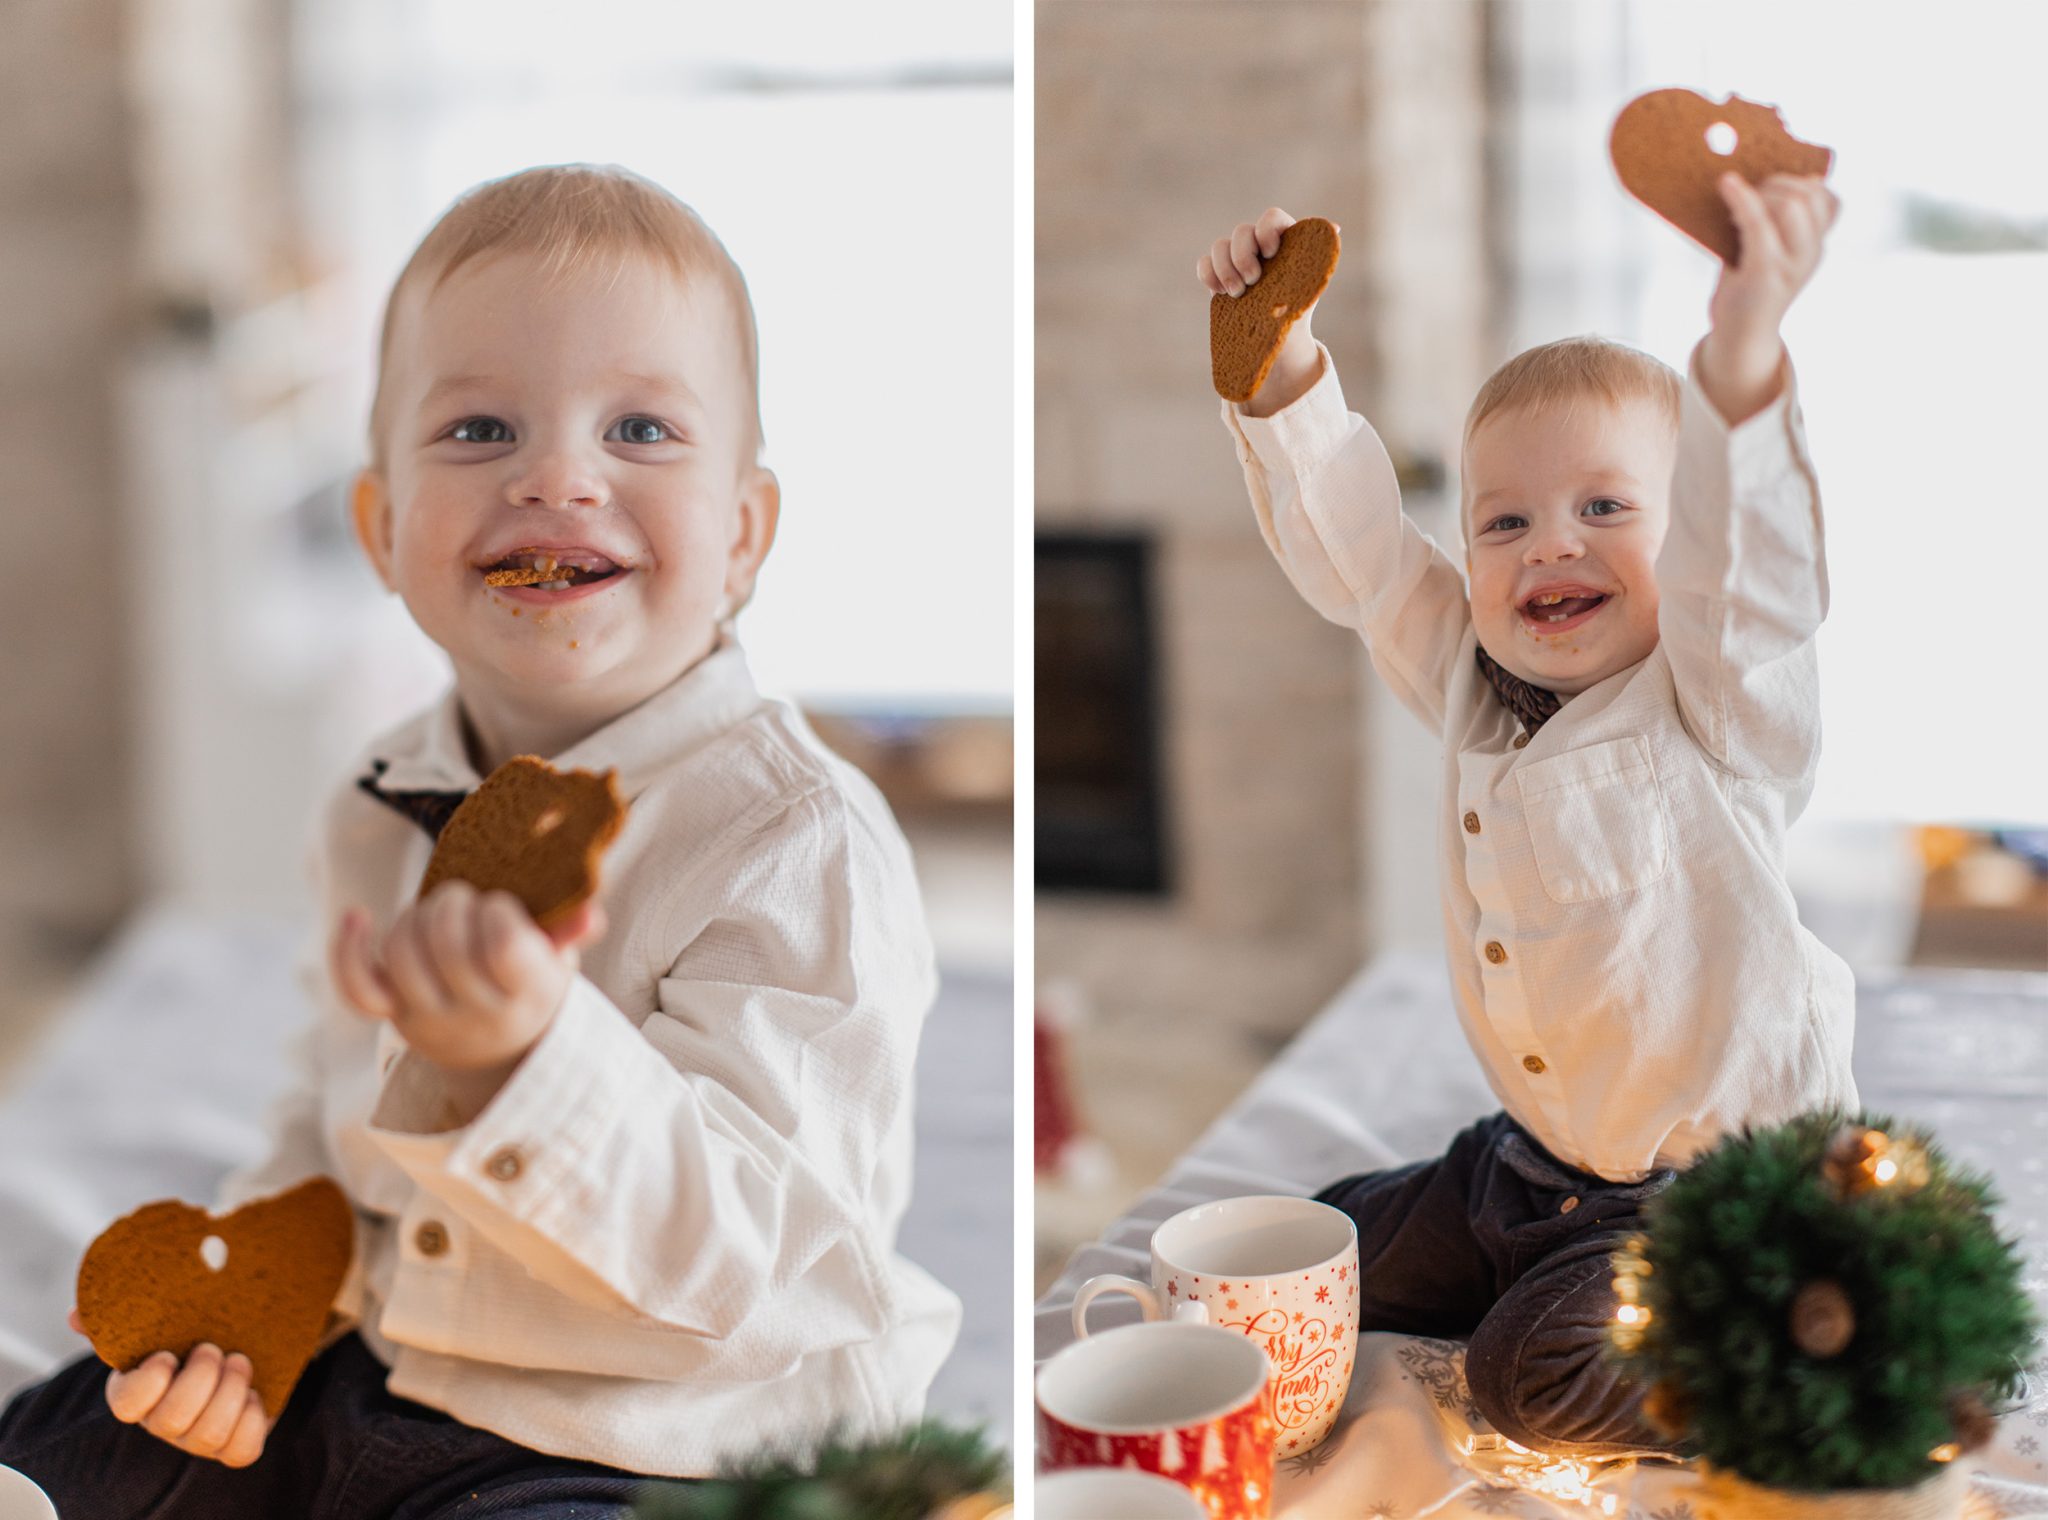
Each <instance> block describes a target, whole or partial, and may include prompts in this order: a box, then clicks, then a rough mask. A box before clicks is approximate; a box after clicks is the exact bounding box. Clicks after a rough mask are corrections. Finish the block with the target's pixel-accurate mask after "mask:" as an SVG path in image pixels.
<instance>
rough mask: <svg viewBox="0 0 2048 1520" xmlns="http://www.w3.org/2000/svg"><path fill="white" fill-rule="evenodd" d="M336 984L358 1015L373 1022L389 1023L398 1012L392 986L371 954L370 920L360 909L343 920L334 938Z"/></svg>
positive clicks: (342, 918)
mask: <svg viewBox="0 0 2048 1520" xmlns="http://www.w3.org/2000/svg"><path fill="white" fill-rule="evenodd" d="M333 965H334V984H335V987H336V989H337V990H338V991H339V992H340V993H341V995H342V998H343V999H344V1000H345V1001H346V1002H347V1003H348V1005H349V1006H350V1007H351V1008H353V1009H355V1010H356V1012H358V1013H360V1014H362V1015H363V1017H365V1018H370V1019H389V1018H390V1017H391V1016H392V1015H393V1014H395V1013H397V1012H398V1006H397V1002H396V1000H395V999H394V998H393V997H392V995H391V988H390V985H389V983H387V982H386V981H385V980H384V975H383V973H382V971H381V970H380V969H379V968H378V966H377V962H376V958H375V957H374V956H373V955H372V954H371V952H370V920H369V916H368V915H367V914H365V913H363V912H362V911H361V910H360V909H357V908H350V909H349V910H348V911H347V912H345V913H343V914H342V916H341V926H340V927H339V928H338V929H337V930H336V931H335V935H334V956H333Z"/></svg>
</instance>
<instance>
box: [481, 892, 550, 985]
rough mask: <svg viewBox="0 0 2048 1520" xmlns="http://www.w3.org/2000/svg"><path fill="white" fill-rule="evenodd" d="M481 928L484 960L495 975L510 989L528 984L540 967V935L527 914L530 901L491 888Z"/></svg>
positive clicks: (494, 978) (494, 976)
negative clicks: (536, 944)
mask: <svg viewBox="0 0 2048 1520" xmlns="http://www.w3.org/2000/svg"><path fill="white" fill-rule="evenodd" d="M477 930H478V935H479V938H480V939H481V941H482V951H483V954H482V960H483V963H484V965H485V966H486V967H487V968H488V969H489V971H490V973H491V977H492V979H493V980H494V981H496V982H497V983H498V985H499V986H501V987H503V988H505V989H506V990H507V992H510V990H511V989H513V988H515V987H520V986H524V985H525V984H526V982H528V981H529V980H530V979H531V978H532V977H533V975H534V973H535V971H536V970H537V969H545V968H544V967H541V966H539V965H538V957H537V956H536V955H535V950H534V941H535V939H537V938H538V937H539V936H538V935H537V934H535V933H533V932H530V931H532V930H533V920H532V919H531V918H530V917H529V916H528V915H527V912H526V905H525V904H524V903H522V902H520V900H519V899H518V898H516V897H514V896H513V895H512V894H511V893H510V892H491V893H487V894H486V895H485V897H484V908H483V913H482V915H481V917H480V918H479V920H478V924H477Z"/></svg>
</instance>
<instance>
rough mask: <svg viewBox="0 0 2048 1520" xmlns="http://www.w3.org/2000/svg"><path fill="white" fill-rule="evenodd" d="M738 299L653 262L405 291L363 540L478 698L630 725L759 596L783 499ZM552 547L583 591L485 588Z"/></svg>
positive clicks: (489, 260)
mask: <svg viewBox="0 0 2048 1520" xmlns="http://www.w3.org/2000/svg"><path fill="white" fill-rule="evenodd" d="M725 301H726V297H725V296H724V294H723V292H722V290H721V289H720V287H719V285H718V284H717V282H716V281H715V280H712V279H709V278H699V279H694V280H691V281H690V282H688V284H687V285H685V284H683V283H681V282H679V281H678V280H677V279H676V278H675V277H674V276H673V275H671V274H670V273H669V272H668V271H667V270H665V269H661V268H659V267H657V266H655V265H654V264H652V263H651V262H649V261H646V260H641V259H633V260H630V261H628V263H627V264H626V266H625V268H624V270H623V271H622V272H621V273H620V274H619V277H618V279H617V280H616V282H615V283H614V282H613V280H612V278H611V271H609V270H605V271H602V272H595V273H583V274H578V275H576V276H574V277H570V278H555V279H552V280H550V279H548V278H546V277H544V275H543V272H542V270H541V269H540V267H539V265H538V263H537V262H536V261H535V260H534V259H533V258H532V257H531V256H528V255H524V254H500V255H493V256H487V257H485V258H482V259H480V260H477V261H475V262H473V263H470V264H465V265H464V266H463V267H462V268H461V269H459V270H457V271H456V272H455V274H454V275H452V276H451V277H450V278H449V279H448V280H447V282H446V283H445V284H443V285H442V286H441V287H440V288H439V289H438V290H434V291H432V292H431V293H426V294H421V293H419V292H407V293H406V294H405V296H404V298H403V302H404V304H403V305H402V306H401V309H400V315H399V319H398V325H397V326H396V327H395V329H394V332H393V337H392V350H391V354H390V356H389V361H388V362H389V365H390V370H389V372H388V373H387V376H386V384H387V385H388V386H390V387H391V388H392V389H391V407H390V418H391V421H390V424H389V436H388V437H386V438H385V439H384V445H385V450H386V460H387V464H386V469H385V472H384V474H383V475H382V476H381V477H380V476H379V475H377V474H375V473H374V472H368V471H366V472H365V473H364V474H363V476H362V477H360V479H359V480H358V482H357V487H356V497H355V512H354V515H355V525H356V531H357V534H358V536H359V537H360V538H361V540H362V542H363V546H364V548H365V549H366V550H367V551H368V553H369V555H370V557H371V560H372V561H373V563H374V564H375V565H376V568H377V573H378V575H379V576H380V578H381V579H382V580H383V581H384V584H385V585H386V586H387V587H389V588H390V589H392V590H395V591H397V592H398V593H399V594H400V595H401V596H402V597H403V598H404V599H405V604H406V607H407V609H408V610H409V611H410V612H411V613H412V615H413V617H414V619H415V620H416V621H417V622H418V623H419V625H420V627H421V628H422V629H424V630H425V631H426V633H427V635H428V637H430V638H432V639H433V640H434V642H435V643H437V644H439V645H440V646H441V647H442V648H443V649H445V650H446V651H447V652H448V654H449V657H450V658H451V659H452V660H453V662H454V664H455V668H456V673H457V677H458V679H459V681H460V682H461V683H462V684H463V685H464V687H465V689H466V690H475V689H478V688H484V689H488V690H490V691H491V692H492V693H493V694H494V695H496V696H497V697H499V698H500V699H509V700H513V701H518V702H531V703H534V704H537V705H549V704H550V703H553V704H556V705H562V704H565V703H566V704H567V705H573V706H574V707H576V708H578V709H581V710H598V709H602V710H605V711H609V712H620V711H624V710H625V709H626V708H627V707H630V706H633V705H635V704H636V703H638V702H640V701H642V700H644V699H645V698H646V697H648V696H650V695H652V694H653V693H654V692H655V691H658V690H660V689H661V687H663V686H665V685H667V684H668V683H669V682H670V681H672V680H673V679H674V678H675V677H676V676H677V675H679V674H681V673H682V672H683V671H684V670H686V669H688V668H689V667H690V666H691V665H693V664H694V663H696V661H697V660H699V659H700V658H702V657H703V655H704V654H705V653H707V652H708V651H709V650H710V649H711V648H712V646H713V644H714V643H715V641H716V627H717V623H718V621H719V619H720V617H721V616H722V615H723V614H724V613H725V612H727V611H729V610H732V609H735V608H736V607H737V606H738V604H739V602H740V601H742V600H744V598H745V595H746V593H747V592H748V591H749V590H750V589H751V587H752V585H753V578H754V573H755V571H756V570H757V569H758V568H759V566H760V563H761V560H762V558H763V557H764V556H765V555H766V554H767V552H768V546H769V544H770V542H771V541H772V540H773V537H774V531H775V517H776V509H777V505H778V497H777V492H776V486H775V478H774V477H773V476H772V475H770V474H769V473H768V472H767V471H765V470H762V469H759V468H758V467H756V466H755V464H754V461H753V459H752V457H751V450H750V441H751V438H752V433H751V429H750V420H751V416H752V395H751V392H750V391H749V389H748V386H747V383H746V378H745V370H744V368H743V365H742V362H741V358H740V354H739V350H738V343H737V338H736V335H735V334H734V332H733V326H734V324H733V319H732V315H731V313H730V312H729V311H728V310H727V309H726V305H725ZM522 551H526V552H525V553H522ZM535 551H537V552H539V553H545V554H550V555H552V556H553V557H554V558H555V559H557V560H558V561H559V562H560V563H559V566H558V572H557V573H558V575H560V576H565V577H569V578H571V579H573V581H574V582H575V583H574V584H572V585H571V586H569V587H568V589H566V590H564V589H543V588H542V587H541V586H538V585H531V586H503V587H493V586H488V585H486V584H485V582H484V575H485V572H486V571H488V570H490V569H492V568H493V567H500V566H502V565H503V564H504V563H505V562H506V561H508V559H513V558H514V557H515V556H517V557H518V558H517V560H516V561H515V562H516V563H526V562H528V560H529V559H530V558H531V557H532V555H533V552H535Z"/></svg>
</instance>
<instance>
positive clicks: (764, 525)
mask: <svg viewBox="0 0 2048 1520" xmlns="http://www.w3.org/2000/svg"><path fill="white" fill-rule="evenodd" d="M781 515H782V482H780V481H779V480H777V479H776V478H775V472H774V471H773V470H764V469H762V468H761V467H760V466H759V465H754V466H752V467H751V468H750V469H749V470H748V472H747V475H746V477H745V478H744V479H743V480H741V482H740V494H739V502H738V511H737V512H736V513H735V514H734V518H735V521H734V532H733V539H732V545H731V547H730V548H729V549H727V551H726V557H725V604H726V606H727V607H728V608H730V609H731V610H732V611H734V612H737V611H738V610H739V609H740V608H741V607H743V606H745V605H746V604H747V601H748V600H749V599H750V598H751V597H752V596H753V594H754V577H755V576H756V575H758V574H759V573H760V570H761V561H763V560H764V559H766V558H767V557H768V551H769V549H770V548H772V547H773V546H774V544H775V524H776V521H777V520H778V519H779V518H780V517H781Z"/></svg>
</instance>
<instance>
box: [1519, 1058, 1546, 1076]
mask: <svg viewBox="0 0 2048 1520" xmlns="http://www.w3.org/2000/svg"><path fill="white" fill-rule="evenodd" d="M1549 1069H1550V1068H1548V1067H1547V1066H1545V1065H1544V1064H1543V1057H1541V1056H1523V1057H1522V1070H1524V1071H1526V1072H1528V1073H1529V1075H1530V1076H1532V1077H1540V1076H1542V1075H1543V1073H1544V1072H1546V1071H1548V1070H1549Z"/></svg>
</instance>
